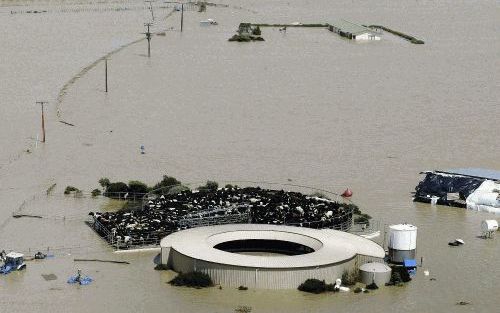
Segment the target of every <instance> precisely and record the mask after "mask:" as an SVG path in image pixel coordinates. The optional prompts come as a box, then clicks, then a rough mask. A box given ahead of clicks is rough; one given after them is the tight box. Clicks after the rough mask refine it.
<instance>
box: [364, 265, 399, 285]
mask: <svg viewBox="0 0 500 313" xmlns="http://www.w3.org/2000/svg"><path fill="white" fill-rule="evenodd" d="M391 272H392V270H391V268H390V267H389V266H387V265H386V264H383V263H376V262H373V263H365V264H363V265H361V266H360V267H359V279H360V281H361V282H362V283H363V284H366V285H369V284H371V283H373V282H375V284H377V286H379V287H380V286H385V284H386V283H388V282H389V281H390V280H391Z"/></svg>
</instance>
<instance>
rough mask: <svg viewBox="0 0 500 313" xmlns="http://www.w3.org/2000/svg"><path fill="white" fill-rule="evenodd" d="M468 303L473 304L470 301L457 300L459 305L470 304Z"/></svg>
mask: <svg viewBox="0 0 500 313" xmlns="http://www.w3.org/2000/svg"><path fill="white" fill-rule="evenodd" d="M468 304H471V303H470V302H467V301H460V302H457V305H468Z"/></svg>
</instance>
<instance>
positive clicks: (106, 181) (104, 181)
mask: <svg viewBox="0 0 500 313" xmlns="http://www.w3.org/2000/svg"><path fill="white" fill-rule="evenodd" d="M109 184H111V182H110V181H109V179H108V178H106V177H103V178H101V179H99V185H101V187H102V188H104V189H106V188H107V187H108V186H109Z"/></svg>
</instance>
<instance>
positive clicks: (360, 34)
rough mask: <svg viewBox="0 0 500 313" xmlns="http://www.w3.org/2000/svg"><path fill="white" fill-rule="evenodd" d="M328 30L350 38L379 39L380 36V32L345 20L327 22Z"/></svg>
mask: <svg viewBox="0 0 500 313" xmlns="http://www.w3.org/2000/svg"><path fill="white" fill-rule="evenodd" d="M328 30H330V31H331V32H334V33H337V34H339V35H340V36H342V37H345V38H348V39H352V40H380V38H381V33H379V32H376V31H374V30H372V29H370V28H368V27H365V26H363V25H358V24H355V23H352V22H349V21H346V20H338V21H335V22H333V23H329V24H328Z"/></svg>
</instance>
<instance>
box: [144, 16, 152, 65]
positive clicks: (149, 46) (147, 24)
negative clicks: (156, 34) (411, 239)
mask: <svg viewBox="0 0 500 313" xmlns="http://www.w3.org/2000/svg"><path fill="white" fill-rule="evenodd" d="M151 25H153V23H144V26H146V27H147V28H148V31H147V32H146V33H145V34H146V39H147V40H148V58H149V57H151V32H150V31H149V27H150V26H151Z"/></svg>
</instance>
